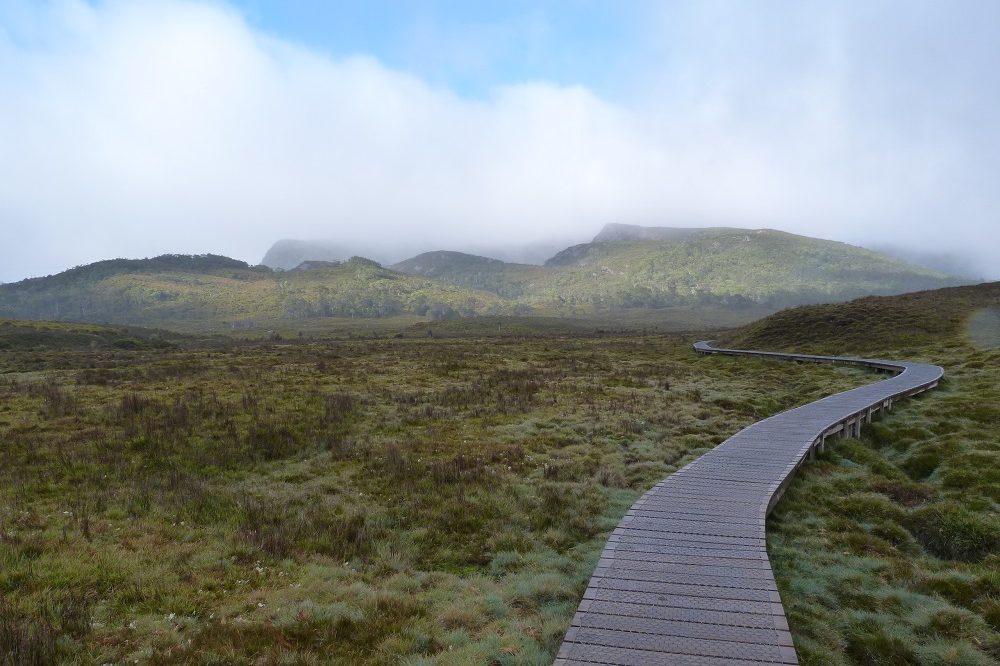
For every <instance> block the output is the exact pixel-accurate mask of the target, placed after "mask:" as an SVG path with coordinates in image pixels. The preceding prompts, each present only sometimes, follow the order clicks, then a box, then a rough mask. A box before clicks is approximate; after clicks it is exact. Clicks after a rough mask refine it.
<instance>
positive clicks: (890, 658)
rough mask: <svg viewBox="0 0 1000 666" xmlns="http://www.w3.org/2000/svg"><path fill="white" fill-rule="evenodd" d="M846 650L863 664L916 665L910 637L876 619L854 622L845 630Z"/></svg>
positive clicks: (868, 665)
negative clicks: (894, 630)
mask: <svg viewBox="0 0 1000 666" xmlns="http://www.w3.org/2000/svg"><path fill="white" fill-rule="evenodd" d="M845 633H846V635H847V650H846V652H847V654H848V655H849V656H850V657H851V658H852V659H853V660H854V661H855V662H857V663H858V664H863V665H864V666H911V665H913V666H916V664H918V663H919V662H918V661H917V656H916V654H915V653H914V652H913V649H912V648H911V641H909V640H907V639H906V638H905V637H903V636H901V635H899V634H898V633H896V632H893V631H892V630H891V629H889V628H888V627H886V626H885V625H883V624H882V623H881V622H879V621H877V620H875V619H873V618H872V619H865V620H862V621H860V622H856V623H854V624H853V625H852V626H851V627H850V629H849V630H848V631H847V632H845Z"/></svg>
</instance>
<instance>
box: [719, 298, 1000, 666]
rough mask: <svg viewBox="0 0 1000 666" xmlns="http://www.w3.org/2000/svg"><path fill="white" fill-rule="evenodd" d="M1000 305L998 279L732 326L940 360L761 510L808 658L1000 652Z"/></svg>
mask: <svg viewBox="0 0 1000 666" xmlns="http://www.w3.org/2000/svg"><path fill="white" fill-rule="evenodd" d="M998 307H1000V283H997V282H994V283H988V284H982V285H977V286H969V287H959V288H953V289H939V290H932V291H925V292H920V293H915V294H905V295H902V296H893V297H885V298H864V299H859V300H855V301H851V302H848V303H840V304H827V305H810V306H804V307H798V308H793V309H791V310H785V311H783V312H779V313H777V314H775V315H772V316H770V317H767V318H765V319H763V320H761V321H759V322H757V323H754V324H752V325H750V326H747V327H746V328H745V329H743V330H742V331H739V332H737V333H735V334H733V335H730V336H729V337H728V338H727V339H726V343H727V344H729V345H732V346H735V347H742V348H757V349H769V350H795V351H804V352H814V353H833V354H863V355H866V356H874V357H884V358H910V359H916V360H923V361H927V362H931V363H935V364H938V365H941V366H942V367H944V369H945V373H946V375H945V380H944V381H943V382H942V384H941V386H940V387H939V388H938V389H937V390H935V391H931V392H929V393H927V394H924V395H923V396H921V397H920V398H918V399H915V400H906V401H903V402H901V403H899V404H898V405H897V406H894V407H893V411H892V412H891V413H890V414H889V415H887V416H886V417H884V418H883V419H881V420H879V421H877V422H875V423H874V424H872V425H871V426H870V427H867V428H865V430H864V432H863V434H862V437H861V439H860V440H853V439H851V440H846V441H842V442H839V443H834V444H833V446H828V447H827V452H826V453H823V454H820V456H819V457H818V460H817V461H816V462H814V463H811V464H809V465H807V466H805V467H804V468H803V470H802V471H801V472H800V473H799V475H798V476H797V477H796V479H795V480H794V481H793V482H792V484H791V486H790V487H789V489H788V491H787V492H786V493H785V495H784V497H783V498H782V500H781V502H780V503H779V504H778V506H777V508H776V510H775V512H774V513H773V514H772V516H771V518H770V519H769V526H768V550H769V552H770V555H771V560H772V563H773V564H774V566H775V576H776V578H777V581H778V586H779V588H780V590H781V595H782V599H783V600H784V602H785V607H786V610H787V611H788V619H789V623H790V625H791V630H792V636H793V638H794V640H795V645H796V648H797V649H798V652H799V655H800V657H801V659H802V664H804V665H816V666H819V665H821V664H822V665H824V666H826V665H832V666H841V665H844V666H847V665H854V664H942V665H943V664H968V665H975V666H980V665H981V666H987V665H995V664H997V663H998V662H1000V512H998V508H1000V443H998V440H997V432H998V429H1000V317H997V315H996V313H997V312H998ZM828 444H829V442H828Z"/></svg>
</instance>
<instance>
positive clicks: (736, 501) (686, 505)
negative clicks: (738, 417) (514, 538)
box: [555, 342, 944, 666]
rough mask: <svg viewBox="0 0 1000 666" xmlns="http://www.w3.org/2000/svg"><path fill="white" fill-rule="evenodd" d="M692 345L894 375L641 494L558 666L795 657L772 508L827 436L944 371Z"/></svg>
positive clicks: (808, 409) (706, 664)
mask: <svg viewBox="0 0 1000 666" xmlns="http://www.w3.org/2000/svg"><path fill="white" fill-rule="evenodd" d="M694 347H695V349H696V350H697V351H699V352H701V353H704V354H732V355H740V356H757V357H762V358H775V359H783V360H789V361H799V362H808V363H836V364H845V365H856V366H863V367H867V368H871V369H874V370H877V371H881V372H888V373H892V374H893V375H894V376H893V377H891V378H889V379H886V380H884V381H881V382H877V383H874V384H869V385H867V386H862V387H860V388H856V389H852V390H850V391H844V392H843V393H837V394H835V395H831V396H827V397H826V398H823V399H821V400H817V401H815V402H812V403H809V404H808V405H803V406H801V407H796V408H795V409H790V410H788V411H786V412H782V413H780V414H777V415H775V416H772V417H770V418H766V419H764V420H763V421H758V422H757V423H754V424H753V425H751V426H749V427H747V428H744V429H743V430H741V431H740V432H738V433H736V434H735V435H733V436H732V437H730V438H729V439H727V440H726V441H725V442H723V443H722V444H719V445H718V446H717V447H715V448H714V449H712V450H711V451H709V452H708V453H706V454H705V455H703V456H701V457H700V458H698V459H697V460H695V461H693V462H691V463H690V464H688V465H686V466H685V467H683V468H681V469H679V470H678V471H676V472H675V473H674V474H672V475H670V476H669V477H667V478H666V479H664V480H663V481H661V482H660V483H658V484H656V485H655V486H654V487H653V488H652V489H650V490H649V492H647V493H646V494H645V495H643V496H642V497H641V498H640V499H639V500H638V501H636V503H635V504H633V505H632V508H631V509H629V511H628V512H627V513H626V514H625V517H624V518H622V520H621V522H620V523H619V524H618V527H616V528H615V530H614V532H612V533H611V537H610V538H609V539H608V543H607V546H605V548H604V551H603V552H602V553H601V559H600V560H599V561H598V563H597V568H596V569H594V573H593V576H592V577H591V579H590V583H589V585H588V586H587V590H586V591H585V592H584V595H583V601H581V602H580V606H579V608H578V610H577V613H576V615H575V616H574V617H573V622H572V624H571V627H570V629H569V631H567V633H566V637H565V639H564V641H563V644H562V646H561V647H560V649H559V654H558V655H557V657H556V661H555V664H556V666H568V665H569V664H617V665H620V666H653V665H654V664H656V665H659V664H665V665H671V666H673V665H676V666H751V665H753V666H759V665H760V664H762V663H763V664H797V663H798V660H797V658H796V655H795V649H794V647H793V646H792V637H791V634H789V632H788V623H787V622H786V620H785V613H784V609H783V608H782V605H781V598H780V596H779V595H778V588H777V586H776V584H775V581H774V575H773V574H772V572H771V565H770V563H769V562H768V559H767V548H766V544H765V539H764V523H765V519H766V518H767V515H768V514H769V513H770V512H771V509H772V508H774V505H775V504H776V503H777V501H778V499H780V497H781V494H782V493H783V492H784V489H785V487H786V486H787V485H788V483H789V480H790V479H791V478H792V475H793V474H794V473H795V470H796V469H798V467H799V466H800V465H802V464H803V462H804V461H806V460H807V459H808V458H810V457H811V456H812V455H813V453H814V452H815V451H817V450H819V451H822V450H823V447H824V445H825V442H826V439H827V438H828V437H830V436H836V435H839V436H842V437H849V436H852V435H853V436H858V435H860V433H861V425H862V423H870V422H871V419H872V416H873V415H874V414H875V413H877V412H879V411H883V410H884V411H888V410H890V409H892V405H893V402H895V401H896V400H899V399H901V398H905V397H909V396H913V395H916V394H917V393H921V392H923V391H926V390H928V389H932V388H934V387H935V386H937V384H938V381H939V380H940V379H941V377H942V375H943V374H944V371H943V370H942V369H941V368H939V367H938V366H936V365H928V364H924V363H910V362H904V361H886V360H880V359H864V358H855V357H843V356H815V355H811V354H782V353H776V352H761V351H743V350H737V349H719V348H716V347H713V346H712V345H711V343H709V342H698V343H696V344H695V346H694Z"/></svg>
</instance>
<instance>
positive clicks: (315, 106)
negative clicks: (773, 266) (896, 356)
mask: <svg viewBox="0 0 1000 666" xmlns="http://www.w3.org/2000/svg"><path fill="white" fill-rule="evenodd" d="M566 7H567V5H563V4H559V3H554V2H534V3H532V2H520V1H517V2H511V3H507V4H504V5H503V6H495V7H489V8H481V7H479V8H477V7H470V6H466V5H465V4H464V3H457V2H430V1H427V2H422V1H418V0H415V1H414V2H412V3H406V4H398V3H390V2H373V3H365V4H363V5H362V4H358V5H349V4H338V6H336V7H321V8H315V7H314V8H311V9H308V10H307V9H304V8H302V7H293V6H291V5H287V4H282V3H267V2H263V1H259V0H244V1H242V2H223V1H218V2H189V1H184V0H157V1H153V2H96V3H86V2H81V1H78V0H63V1H59V2H52V3H41V4H38V3H28V2H6V3H0V96H2V98H3V99H4V104H3V105H0V146H2V147H3V150H0V182H2V183H3V184H2V185H0V232H2V233H3V236H4V239H5V242H4V243H3V244H2V245H0V281H2V282H12V281H16V280H20V279H22V278H25V277H31V276H39V275H46V274H51V273H55V272H59V271H62V270H65V269H67V268H70V267H72V266H75V265H80V264H85V263H90V262H93V261H97V260H100V259H108V258H115V257H144V256H155V255H159V254H164V253H192V254H202V253H215V254H223V255H227V256H232V257H234V258H238V259H242V260H244V261H248V262H249V263H257V262H259V261H260V260H261V258H262V257H263V256H264V253H265V252H266V251H267V249H268V248H269V247H270V246H271V245H272V244H273V243H274V242H275V241H277V240H279V239H283V238H293V239H303V240H310V239H318V240H331V241H337V242H340V243H343V244H344V245H346V246H364V247H370V246H375V247H379V246H382V247H388V246H390V245H391V246H393V247H413V248H414V250H415V251H424V250H429V249H449V250H451V249H454V250H467V251H468V250H470V249H472V250H474V249H475V248H483V249H486V248H499V247H506V248H516V247H518V246H527V245H540V244H545V243H551V244H553V245H559V244H568V243H569V242H586V241H588V240H589V239H590V238H591V237H592V236H593V235H594V234H596V233H597V232H598V231H599V230H600V228H601V227H602V226H603V225H604V224H605V223H609V222H621V223H628V224H640V225H646V226H685V227H689V226H734V227H748V228H760V227H767V228H775V229H781V230H784V231H789V232H792V233H798V234H804V235H810V236H817V237H820V238H828V239H832V240H839V241H844V242H848V243H851V244H855V245H861V246H864V247H869V248H872V249H885V248H886V247H891V248H893V250H894V252H895V253H897V254H900V255H902V256H908V257H911V258H919V257H925V258H926V257H939V258H941V261H942V262H945V263H944V264H942V265H954V266H956V267H963V268H964V269H966V270H967V271H968V273H969V274H971V275H981V276H983V277H985V278H991V279H995V278H1000V268H998V267H1000V243H998V242H996V237H997V236H998V233H997V232H998V230H1000V229H998V227H1000V225H998V223H997V213H996V211H997V208H998V204H1000V190H997V188H996V187H995V186H994V184H993V181H994V180H995V178H994V176H995V174H996V173H997V166H1000V165H998V162H1000V150H998V148H1000V120H998V119H997V117H996V114H995V112H994V109H995V105H996V102H997V101H998V99H1000V80H998V76H1000V75H998V74H997V71H998V69H997V65H1000V42H997V40H996V39H995V34H996V32H997V29H998V27H1000V6H997V5H995V4H992V3H988V2H963V3H961V4H958V5H948V6H946V5H941V4H939V3H933V2H907V3H902V2H879V3H862V2H819V3H810V4H809V5H803V4H801V3H796V2H791V1H790V0H789V1H783V2H769V3H766V4H765V3H760V4H753V3H743V2H735V1H709V2H696V1H694V0H690V1H683V2H670V3H654V2H637V3H632V4H630V5H628V6H627V7H621V6H619V5H615V4H612V3H588V4H586V5H580V6H574V8H573V11H568V10H567V9H566ZM501 258H503V257H501Z"/></svg>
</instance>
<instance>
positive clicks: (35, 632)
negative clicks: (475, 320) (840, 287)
mask: <svg viewBox="0 0 1000 666" xmlns="http://www.w3.org/2000/svg"><path fill="white" fill-rule="evenodd" d="M60 326H65V325H60ZM67 328H70V327H67ZM789 372H791V374H789ZM873 378H874V377H873V376H872V375H868V374H862V373H860V372H859V371H856V370H851V369H847V368H836V369H834V368H829V367H811V366H801V367H794V366H776V365H775V364H772V363H767V362H764V361H753V360H743V359H722V358H702V357H699V356H697V355H696V354H694V353H693V352H692V350H691V349H690V340H687V339H683V338H680V337H666V336H648V335H647V336H644V335H639V334H632V335H609V334H603V335H584V334H581V333H577V334H575V335H573V336H565V335H563V336H559V335H554V334H547V335H544V336H540V337H525V336H521V335H518V334H513V335H511V336H507V337H491V338H482V337H456V338H443V337H435V338H427V337H426V336H420V337H416V338H405V337H404V338H394V337H391V338H381V339H341V340H324V341H312V342H310V341H308V340H302V341H300V340H299V339H298V338H295V339H293V340H292V341H291V342H288V341H280V342H266V341H265V342H256V343H245V342H239V341H228V342H227V341H219V340H214V339H213V340H211V341H210V343H207V344H202V343H198V342H197V341H193V340H188V339H186V340H185V342H184V343H183V344H177V345H174V346H171V347H164V348H158V347H146V348H141V349H135V348H119V347H115V346H114V345H110V346H107V347H99V348H93V349H92V348H90V347H89V346H88V347H85V348H78V347H73V348H61V347H60V348H54V349H48V350H46V349H44V348H41V347H38V346H34V347H32V348H31V349H30V350H28V349H19V350H7V351H0V440H2V441H3V442H4V443H5V446H4V447H3V449H2V452H0V455H2V464H0V654H4V655H15V656H14V657H11V659H12V660H13V662H14V663H33V660H34V663H49V662H51V661H54V660H59V661H63V662H67V663H87V664H90V663H106V662H111V663H121V662H129V663H131V662H134V661H135V660H139V661H140V662H145V663H160V664H165V663H209V664H210V663H219V664H222V663H261V664H268V663H306V664H308V663H328V662H334V663H350V664H399V663H403V664H469V663H483V664H547V663H550V662H551V660H552V658H553V656H554V653H555V650H556V649H557V647H558V644H559V642H560V641H561V639H562V636H563V633H564V632H565V629H566V627H567V626H568V623H569V620H570V618H571V616H572V614H573V612H574V609H575V607H576V605H577V603H578V602H579V598H580V595H581V594H582V592H583V589H584V587H585V585H586V581H587V580H588V578H589V575H590V572H591V570H592V567H593V566H594V563H595V562H596V559H597V557H598V555H599V553H600V551H601V549H602V547H603V545H604V542H605V539H606V537H607V534H608V533H609V531H610V530H611V529H612V528H613V526H614V525H615V524H616V522H617V521H618V519H619V518H620V516H621V515H622V514H623V513H624V511H625V510H626V509H627V507H628V506H630V505H631V503H632V502H633V501H634V500H635V499H636V498H637V497H638V496H639V495H640V494H641V493H642V492H643V491H644V490H646V489H647V488H649V487H650V486H651V485H652V484H654V483H655V482H656V481H658V480H659V479H661V478H663V477H664V476H665V475H667V474H669V473H670V472H671V471H673V470H675V469H677V468H678V467H679V466H681V465H683V464H685V463H686V462H687V461H689V460H691V459H692V458H693V457H694V456H697V455H700V454H701V453H703V452H704V451H706V450H708V449H709V448H711V447H712V446H714V445H715V444H717V443H719V442H720V441H722V440H723V439H724V438H725V437H727V436H728V435H729V434H731V433H732V432H734V431H736V430H737V429H739V428H741V427H743V426H745V425H747V424H749V423H751V422H753V421H755V420H757V419H759V418H761V417H764V416H767V415H769V414H772V413H774V412H776V411H779V410H782V409H786V408H788V407H791V406H793V405H796V404H800V403H802V402H806V401H809V400H812V399H815V398H817V397H819V396H821V395H825V394H827V393H829V392H831V391H834V390H842V389H844V388H847V387H850V386H854V385H858V384H860V383H862V382H865V381H871V380H872V379H873Z"/></svg>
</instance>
